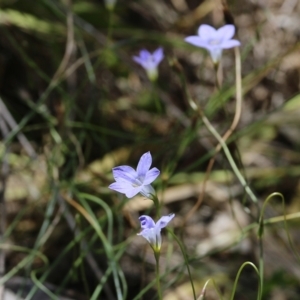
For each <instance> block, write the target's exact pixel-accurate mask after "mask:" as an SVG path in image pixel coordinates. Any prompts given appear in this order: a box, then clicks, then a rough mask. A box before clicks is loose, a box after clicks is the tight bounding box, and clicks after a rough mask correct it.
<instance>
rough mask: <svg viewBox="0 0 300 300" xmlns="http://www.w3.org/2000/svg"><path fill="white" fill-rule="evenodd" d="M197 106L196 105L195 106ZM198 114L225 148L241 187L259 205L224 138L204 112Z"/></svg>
mask: <svg viewBox="0 0 300 300" xmlns="http://www.w3.org/2000/svg"><path fill="white" fill-rule="evenodd" d="M194 105H196V104H194ZM198 112H199V113H200V116H201V119H202V121H203V123H204V124H205V126H206V128H207V129H208V130H209V132H210V133H211V134H212V135H213V136H214V137H215V138H216V139H217V140H218V142H219V143H220V145H221V147H222V148H223V151H224V153H225V155H226V157H227V159H228V162H229V164H230V166H231V168H232V170H233V172H234V173H235V175H236V177H237V178H238V179H239V181H240V183H241V185H242V186H243V187H244V189H245V191H246V193H247V194H248V196H249V197H250V199H251V200H252V201H253V202H254V203H257V202H258V200H257V197H256V196H255V194H254V193H253V192H252V190H251V188H250V187H249V185H248V184H247V182H246V180H245V178H244V177H243V175H242V174H241V172H240V170H239V169H238V167H237V165H236V163H235V161H234V159H233V157H232V155H231V153H230V151H229V149H228V147H227V145H226V143H225V142H224V140H223V139H222V137H221V136H220V135H219V133H218V132H217V131H216V129H215V128H214V127H213V125H212V124H211V123H210V122H209V120H208V119H207V118H206V116H205V115H204V114H203V112H202V111H201V110H200V109H198Z"/></svg>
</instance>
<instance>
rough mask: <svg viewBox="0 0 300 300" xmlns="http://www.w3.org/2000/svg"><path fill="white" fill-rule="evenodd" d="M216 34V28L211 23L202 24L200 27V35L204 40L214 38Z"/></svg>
mask: <svg viewBox="0 0 300 300" xmlns="http://www.w3.org/2000/svg"><path fill="white" fill-rule="evenodd" d="M215 34H216V29H215V28H214V27H212V26H210V25H207V24H202V25H201V26H200V27H199V29H198V35H199V36H200V38H201V39H203V40H209V39H211V38H214V37H215Z"/></svg>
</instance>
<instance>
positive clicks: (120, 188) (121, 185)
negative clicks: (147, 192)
mask: <svg viewBox="0 0 300 300" xmlns="http://www.w3.org/2000/svg"><path fill="white" fill-rule="evenodd" d="M109 188H110V189H111V190H114V191H117V192H119V193H122V194H125V195H126V197H128V198H132V197H134V196H135V195H137V194H138V193H139V192H140V190H141V187H133V186H132V185H128V182H125V181H118V182H114V183H112V184H110V185H109Z"/></svg>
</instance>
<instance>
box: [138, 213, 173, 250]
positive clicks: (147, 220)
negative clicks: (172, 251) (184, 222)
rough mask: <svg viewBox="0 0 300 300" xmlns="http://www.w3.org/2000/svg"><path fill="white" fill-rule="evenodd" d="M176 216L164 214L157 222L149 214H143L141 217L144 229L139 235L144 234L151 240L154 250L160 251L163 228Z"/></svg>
mask: <svg viewBox="0 0 300 300" xmlns="http://www.w3.org/2000/svg"><path fill="white" fill-rule="evenodd" d="M174 216H175V214H170V215H168V216H163V217H161V218H160V219H159V220H158V221H157V222H156V223H155V222H154V221H153V219H152V218H151V217H149V216H146V215H143V216H140V217H139V220H140V221H141V227H142V231H141V232H140V233H138V235H141V236H143V237H144V238H145V239H146V240H147V241H148V242H149V244H150V246H151V247H152V248H153V250H154V252H159V251H160V248H161V233H160V231H161V229H162V228H164V227H166V226H167V225H168V223H169V222H170V221H171V220H172V219H173V218H174Z"/></svg>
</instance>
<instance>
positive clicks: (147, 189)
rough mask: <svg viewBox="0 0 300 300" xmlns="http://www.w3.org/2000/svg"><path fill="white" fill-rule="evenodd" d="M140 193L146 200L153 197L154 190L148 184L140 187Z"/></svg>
mask: <svg viewBox="0 0 300 300" xmlns="http://www.w3.org/2000/svg"><path fill="white" fill-rule="evenodd" d="M140 193H141V194H142V195H143V196H145V197H147V198H152V195H155V190H154V188H153V187H152V185H151V184H148V185H144V186H142V188H141V191H140Z"/></svg>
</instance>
